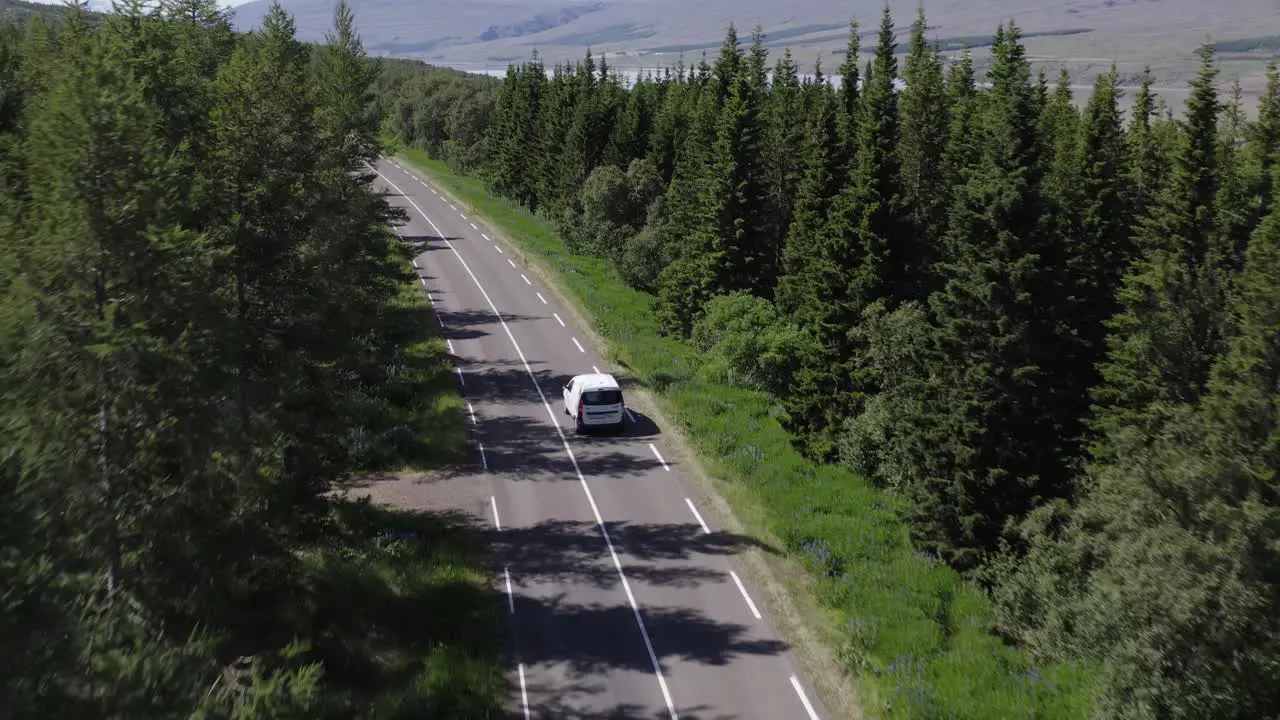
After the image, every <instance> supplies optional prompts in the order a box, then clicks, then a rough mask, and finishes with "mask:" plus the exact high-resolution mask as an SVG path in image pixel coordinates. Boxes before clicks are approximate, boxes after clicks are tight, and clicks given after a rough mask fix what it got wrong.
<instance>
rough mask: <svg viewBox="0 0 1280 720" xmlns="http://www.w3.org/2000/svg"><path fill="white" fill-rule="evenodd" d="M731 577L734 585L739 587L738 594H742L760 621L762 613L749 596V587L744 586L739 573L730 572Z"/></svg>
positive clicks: (752, 612)
mask: <svg viewBox="0 0 1280 720" xmlns="http://www.w3.org/2000/svg"><path fill="white" fill-rule="evenodd" d="M729 577H732V578H733V584H734V585H737V586H738V592H740V593H742V599H743V600H746V601H747V607H749V608H751V614H752V615H755V616H756V619H757V620H759V619H760V611H759V610H757V609H756V604H755V603H754V602H752V601H751V596H750V595H748V594H747V586H746V585H743V584H742V578H739V577H738V573H736V572H734V571H732V570H730V571H729Z"/></svg>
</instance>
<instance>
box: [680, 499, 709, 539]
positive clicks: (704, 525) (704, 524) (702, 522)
mask: <svg viewBox="0 0 1280 720" xmlns="http://www.w3.org/2000/svg"><path fill="white" fill-rule="evenodd" d="M684 501H685V503H686V504H688V506H689V510H690V512H692V513H693V516H694V517H695V518H697V519H698V524H699V525H701V526H702V532H704V533H706V534H708V535H710V534H711V528H709V527H707V521H706V520H703V519H702V515H701V514H699V513H698V508H696V507H694V506H693V501H692V500H690V499H689V498H685V499H684Z"/></svg>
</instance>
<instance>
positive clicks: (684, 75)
mask: <svg viewBox="0 0 1280 720" xmlns="http://www.w3.org/2000/svg"><path fill="white" fill-rule="evenodd" d="M925 27H926V25H925V19H924V17H923V14H921V15H920V16H919V17H917V18H916V21H915V23H914V24H913V26H912V28H911V32H910V39H909V42H908V43H907V51H906V54H905V57H898V56H897V55H895V54H894V47H895V43H896V42H897V32H896V30H895V28H894V25H893V23H892V20H891V18H890V16H889V14H888V12H887V11H886V12H885V14H884V17H883V19H882V21H881V25H880V29H879V34H878V41H877V45H876V47H875V49H874V51H873V54H872V57H871V60H870V61H869V62H868V63H867V64H866V65H865V66H864V67H859V49H860V48H859V32H858V26H857V24H856V23H855V24H853V26H852V28H851V33H850V44H849V49H848V50H849V51H848V54H847V55H846V61H845V62H844V64H842V65H841V66H840V67H839V68H837V69H836V70H835V71H836V72H838V74H839V83H838V87H836V88H833V87H832V83H830V82H829V81H828V80H827V79H826V78H825V77H824V75H823V68H818V69H817V71H816V73H815V75H816V77H814V78H812V79H801V77H800V75H799V73H798V72H797V68H796V66H795V64H794V62H793V61H792V59H791V57H790V55H789V53H784V55H783V56H782V57H781V58H778V59H777V60H776V62H774V63H773V64H772V67H770V63H769V59H768V57H767V53H766V51H765V50H764V48H763V47H762V40H763V38H762V37H761V36H760V34H759V33H757V34H755V35H754V37H753V42H751V43H750V44H749V45H748V46H747V47H745V48H744V47H743V46H742V44H741V43H740V42H739V39H738V37H737V35H736V33H735V31H734V30H733V28H730V29H729V32H728V35H727V36H726V39H725V42H724V45H723V46H722V48H721V50H720V53H719V55H718V56H717V57H716V59H715V60H714V62H709V61H708V60H707V58H706V57H705V56H704V57H703V58H702V60H701V61H700V62H698V63H697V64H696V65H694V66H693V67H689V68H686V67H684V66H683V64H681V65H680V66H678V67H676V68H668V69H665V70H663V71H662V72H661V73H660V74H657V75H654V74H649V75H646V76H644V77H641V78H639V79H638V80H637V81H636V82H635V83H634V84H633V85H632V86H630V87H626V86H625V85H624V83H623V81H622V80H621V79H620V77H619V76H618V74H617V73H613V72H611V71H610V69H609V68H608V67H607V65H606V63H605V61H604V60H600V59H595V58H592V57H591V56H590V54H588V56H587V57H586V58H585V60H584V61H582V62H579V63H575V64H573V65H568V66H557V67H555V68H553V69H552V71H551V72H550V73H548V72H547V71H546V69H545V68H544V66H543V65H542V63H541V62H540V61H539V60H538V59H537V57H536V56H535V57H534V58H533V59H532V60H530V61H528V62H525V63H523V64H521V65H519V66H512V67H510V68H509V70H508V72H507V74H506V77H505V79H504V80H503V81H502V82H501V86H500V88H498V89H497V90H496V91H495V89H494V85H495V83H494V82H493V81H491V80H490V79H487V78H465V77H462V76H459V75H456V74H451V75H445V74H443V73H441V72H438V71H422V72H420V73H419V74H418V75H417V76H413V75H412V74H411V73H406V76H407V77H412V79H408V80H404V81H401V82H396V83H390V84H389V85H388V86H387V87H386V88H385V96H384V97H385V102H386V103H387V104H389V105H390V106H393V107H394V108H395V111H394V112H392V113H390V114H389V116H388V120H387V122H388V126H387V129H388V130H389V131H391V132H393V133H396V134H398V135H399V136H400V137H401V138H402V139H403V140H405V141H408V142H411V143H415V144H418V145H420V146H422V147H424V148H425V149H427V150H428V151H429V152H431V153H433V154H435V155H436V156H438V157H442V158H444V159H445V160H447V161H449V162H450V163H451V164H453V165H454V166H455V167H459V168H461V169H463V170H466V171H469V172H473V173H475V174H478V175H480V176H481V177H483V178H485V179H486V180H487V181H488V182H489V184H490V185H491V186H492V187H493V188H494V189H495V190H497V191H499V192H500V193H502V194H504V195H506V196H507V197H509V198H512V199H514V200H516V201H518V202H520V203H522V204H523V205H525V206H526V207H528V208H529V209H531V210H533V211H536V212H537V213H539V214H540V215H542V216H544V217H546V218H548V219H550V220H552V221H554V222H556V223H557V225H558V227H559V228H560V232H561V234H562V236H563V237H564V238H565V241H566V243H568V244H569V245H570V246H571V247H572V248H573V249H574V250H575V251H577V252H580V253H583V254H590V255H595V256H599V257H603V258H607V259H610V260H611V261H612V262H613V263H614V266H615V267H616V269H617V272H618V273H619V274H620V276H621V277H622V278H623V279H625V280H626V281H627V282H628V283H629V284H631V285H632V286H633V287H635V288H638V289H641V290H644V291H646V292H648V293H651V294H652V297H653V309H654V312H655V313H656V314H657V316H658V317H659V318H661V321H662V324H663V327H664V328H665V330H666V332H668V333H670V334H672V335H675V336H684V337H688V338H689V339H690V340H691V341H692V342H694V343H695V344H697V345H698V346H700V347H702V348H704V349H706V350H709V351H711V352H712V353H713V355H714V356H715V357H717V358H718V365H717V366H716V367H713V368H708V369H707V371H708V372H719V373H722V374H723V376H724V377H726V378H731V379H733V380H734V381H735V382H738V383H742V384H745V385H750V386H753V387H756V388H760V389H762V390H765V391H768V392H769V393H771V394H773V395H774V396H775V397H776V398H777V399H778V401H779V402H780V403H781V404H782V406H783V407H784V408H785V411H786V412H785V416H784V418H783V421H784V424H785V425H786V426H787V428H788V429H789V431H790V432H791V434H792V435H793V437H794V440H795V443H796V444H797V446H798V447H800V448H802V449H803V450H804V452H806V453H807V454H809V455H810V456H811V457H814V458H816V459H819V460H822V461H827V462H839V463H845V464H847V465H849V466H852V467H853V468H855V469H857V470H858V471H859V472H860V473H862V474H864V475H866V476H867V477H869V478H872V479H873V480H874V481H875V482H877V483H879V484H880V485H882V486H883V487H885V488H887V489H890V490H892V491H893V492H895V493H897V494H899V495H900V496H901V497H902V498H904V499H905V500H906V501H907V502H906V507H908V508H910V510H909V514H910V516H911V517H910V520H911V523H912V527H913V534H914V535H915V538H916V541H917V543H918V545H919V547H921V548H922V549H924V550H926V551H929V552H932V553H935V554H937V555H938V556H940V557H942V558H944V559H945V560H947V561H948V562H949V563H950V564H951V565H952V566H953V567H955V568H957V569H959V570H962V571H964V572H966V573H968V574H969V575H970V576H971V577H973V578H974V579H975V580H977V581H979V582H981V583H983V585H984V586H985V587H987V588H988V590H989V592H990V593H991V595H992V597H993V599H994V600H995V603H996V607H997V609H998V612H997V616H996V618H995V622H994V624H995V629H996V630H997V631H998V632H999V633H1001V634H1002V635H1003V636H1004V637H1006V638H1007V639H1008V640H1010V641H1012V642H1016V643H1018V644H1019V645H1021V646H1022V647H1024V648H1026V649H1027V650H1028V651H1029V652H1031V653H1032V654H1033V655H1034V656H1036V657H1037V658H1040V659H1041V660H1044V661H1056V660H1066V661H1078V660H1082V661H1085V662H1088V663H1090V664H1092V665H1094V666H1096V667H1098V668H1099V672H1098V673H1097V677H1098V678H1099V688H1098V696H1097V705H1096V711H1095V712H1096V714H1097V716H1098V717H1107V718H1126V717H1132V718H1172V717H1185V718H1259V717H1276V708H1277V707H1280V485H1278V484H1277V483H1278V481H1277V477H1276V470H1277V463H1280V448H1277V445H1276V438H1277V437H1280V425H1278V423H1280V414H1278V409H1280V408H1278V407H1277V401H1278V399H1280V392H1278V390H1280V388H1277V382H1280V380H1278V378H1280V349H1278V348H1277V344H1276V338H1277V337H1280V334H1278V332H1280V326H1278V323H1280V319H1278V318H1280V275H1277V268H1280V264H1277V262H1278V261H1280V255H1278V253H1280V195H1278V194H1277V193H1276V190H1275V188H1276V183H1277V180H1278V178H1277V165H1278V162H1277V161H1280V72H1277V70H1276V68H1275V67H1274V66H1272V67H1271V68H1270V71H1269V84H1268V89H1267V92H1266V94H1265V96H1264V97H1263V98H1262V101H1261V104H1260V109H1259V113H1258V116H1257V117H1256V118H1255V119H1246V118H1245V117H1244V116H1243V113H1242V111H1241V109H1240V108H1241V106H1240V102H1239V95H1238V90H1237V92H1236V93H1235V94H1232V95H1230V96H1228V97H1225V98H1224V97H1221V96H1220V95H1219V93H1218V91H1217V90H1216V85H1217V82H1218V70H1217V68H1216V66H1215V62H1214V54H1213V49H1212V46H1206V47H1204V48H1202V49H1201V50H1200V51H1199V57H1200V61H1201V64H1200V73H1199V76H1198V78H1197V79H1196V80H1195V81H1194V82H1193V83H1192V88H1191V90H1192V92H1191V96H1190V99H1189V101H1188V102H1187V104H1186V110H1185V114H1184V116H1183V117H1181V118H1176V119H1175V118H1174V117H1173V116H1172V115H1171V114H1170V113H1169V112H1168V111H1167V110H1166V108H1165V106H1164V104H1163V102H1162V101H1161V100H1160V98H1159V97H1158V96H1156V95H1155V93H1153V92H1152V89H1151V81H1150V75H1149V73H1148V74H1147V76H1146V77H1145V78H1144V82H1143V83H1142V86H1141V88H1140V89H1139V90H1138V91H1137V95H1136V98H1135V103H1134V109H1133V111H1132V114H1131V116H1130V117H1129V119H1128V120H1127V121H1125V120H1124V119H1123V118H1122V114H1121V112H1120V111H1119V107H1118V101H1119V99H1120V95H1121V92H1122V90H1121V89H1120V88H1119V87H1118V85H1117V75H1116V73H1115V72H1114V70H1113V71H1112V72H1110V73H1108V74H1105V75H1102V76H1099V77H1097V78H1096V79H1095V80H1094V85H1093V92H1092V93H1091V95H1090V96H1089V99H1088V102H1087V103H1086V104H1085V106H1084V107H1083V108H1077V107H1076V105H1075V104H1074V103H1073V101H1072V95H1071V87H1070V78H1068V76H1067V75H1066V73H1065V71H1063V73H1062V74H1061V76H1060V78H1059V80H1058V81H1057V83H1056V84H1054V83H1051V82H1050V81H1049V79H1048V78H1046V77H1045V75H1044V73H1043V72H1041V73H1038V74H1033V72H1032V69H1031V66H1030V64H1029V62H1028V59H1027V57H1026V55H1025V52H1024V49H1023V46H1022V44H1021V42H1020V31H1019V30H1018V28H1017V27H1016V26H1013V25H1008V26H1001V27H1000V28H999V29H998V30H997V32H996V34H995V37H994V38H993V43H992V59H991V65H990V69H989V72H988V74H987V77H986V81H987V82H986V83H982V82H980V80H981V79H980V78H978V77H975V72H974V66H973V63H972V61H971V59H970V55H969V53H968V52H967V51H966V52H962V53H960V54H959V55H957V56H956V57H954V58H950V59H947V58H944V57H942V55H941V53H940V51H939V50H938V49H937V48H935V47H931V46H930V45H929V44H928V43H927V42H926V38H925ZM898 81H902V82H904V83H905V85H904V86H902V87H901V89H900V90H895V87H896V86H897V84H898ZM440 118H446V120H440ZM466 118H470V119H471V121H474V122H476V123H481V124H480V125H468V126H466V127H464V125H465V124H466V120H465V119H466Z"/></svg>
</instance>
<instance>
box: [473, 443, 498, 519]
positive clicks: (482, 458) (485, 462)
mask: <svg viewBox="0 0 1280 720" xmlns="http://www.w3.org/2000/svg"><path fill="white" fill-rule="evenodd" d="M476 444H477V445H479V446H480V467H482V468H484V471H485V472H489V459H488V458H486V457H485V456H484V443H476ZM499 529H501V528H499Z"/></svg>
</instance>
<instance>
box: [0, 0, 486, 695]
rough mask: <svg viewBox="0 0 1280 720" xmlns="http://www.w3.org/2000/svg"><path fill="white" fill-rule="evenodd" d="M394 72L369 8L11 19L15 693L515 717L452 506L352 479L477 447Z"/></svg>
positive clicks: (8, 328)
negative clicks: (395, 95) (397, 198)
mask: <svg viewBox="0 0 1280 720" xmlns="http://www.w3.org/2000/svg"><path fill="white" fill-rule="evenodd" d="M375 82H376V65H374V64H371V63H370V62H369V61H368V59H367V58H366V57H365V53H364V50H363V49H362V46H361V44H360V42H359V39H358V37H357V36H356V35H355V34H354V32H353V26H352V16H351V13H350V11H349V9H348V8H347V7H346V5H345V3H343V4H340V5H339V7H338V12H337V16H336V22H335V26H334V31H333V34H332V35H331V36H330V38H329V41H328V42H327V43H325V44H322V45H306V44H303V43H300V42H299V41H298V40H297V39H296V38H295V35H294V26H293V21H292V19H291V18H290V17H289V16H288V15H287V14H286V13H284V12H283V11H282V10H281V9H280V8H279V6H276V7H275V8H273V9H272V10H271V12H270V13H269V14H268V15H267V16H266V17H265V19H264V24H263V28H262V30H261V31H260V32H258V33H254V34H252V35H237V34H236V33H234V32H233V31H232V29H231V26H230V25H229V23H228V20H227V17H226V16H225V13H224V12H223V11H220V10H219V9H218V6H217V4H216V3H215V2H213V1H212V0H173V1H172V2H170V1H168V0H166V1H165V2H163V3H162V4H160V5H158V6H157V5H155V4H151V5H147V6H143V5H142V4H141V3H140V2H135V3H134V4H131V5H118V6H117V7H116V8H115V12H114V13H112V14H109V15H105V16H104V15H99V14H95V13H90V12H88V11H87V10H86V8H85V7H83V6H72V7H68V8H67V9H66V10H65V11H60V12H59V13H58V14H57V15H56V16H55V17H54V18H53V19H52V20H49V19H46V17H45V16H43V15H33V16H32V17H31V18H30V19H29V20H28V21H26V22H25V24H23V25H12V24H9V25H3V26H0V246H2V247H3V251H0V718H5V719H9V718H68V719H71V718H84V719H86V720H89V719H98V718H188V717H199V718H298V719H299V720H301V719H302V718H309V719H311V718H351V717H358V716H368V713H370V712H374V713H375V714H378V716H385V717H393V716H394V717H421V716H423V715H424V714H426V715H430V716H441V717H474V718H482V717H496V712H497V709H496V707H493V706H491V702H492V700H494V699H495V698H496V699H499V700H500V695H499V694H498V693H497V692H494V688H498V687H500V686H501V682H502V677H501V674H500V673H501V668H500V667H499V666H498V665H497V664H496V663H494V664H492V665H485V664H483V663H482V662H481V661H480V660H477V659H476V658H478V657H483V655H482V653H486V652H492V651H494V648H488V647H486V643H493V642H494V641H495V639H494V632H493V627H492V623H491V622H489V621H488V620H486V616H485V614H484V608H485V602H486V600H485V598H486V597H487V595H486V594H485V591H484V587H483V585H482V584H477V583H474V582H472V581H471V580H472V579H471V578H470V577H469V576H468V575H467V573H468V572H470V571H469V570H468V569H467V566H466V563H467V559H466V558H465V557H464V556H463V555H461V554H460V553H462V550H461V549H460V546H459V545H458V543H457V542H456V541H455V540H454V539H453V535H452V534H451V533H450V531H449V529H448V528H445V527H442V526H440V525H439V524H438V523H437V524H432V523H430V522H426V521H425V520H423V519H421V518H417V517H414V516H409V515H405V514H399V515H397V514H395V513H392V512H390V511H384V510H381V509H379V508H377V507H375V506H374V505H372V504H370V503H360V502H354V501H350V500H345V499H341V498H335V497H333V496H332V494H331V491H334V490H339V489H341V486H342V484H343V483H344V482H345V481H346V480H347V479H348V478H350V477H352V476H354V475H356V474H360V473H368V472H374V471H384V470H388V471H390V470H396V469H398V468H401V467H406V466H410V467H412V466H417V467H426V466H430V465H431V464H432V463H440V462H452V461H456V460H457V459H458V457H459V453H460V446H459V445H458V442H457V441H458V440H459V439H461V442H465V434H464V433H465V430H464V428H463V425H462V422H461V415H460V413H459V411H458V403H459V400H458V398H457V391H456V383H455V382H454V381H453V379H452V372H451V366H450V364H449V361H448V358H447V355H446V353H445V351H444V349H443V342H442V341H441V340H439V337H438V335H437V334H436V332H437V331H436V329H435V325H436V323H435V321H434V318H433V317H432V316H431V315H430V310H429V308H428V307H427V304H426V302H425V298H422V297H421V291H420V289H419V288H418V287H417V283H416V277H415V276H414V274H413V272H412V270H411V269H410V266H409V255H408V254H407V250H405V249H404V248H403V247H402V246H401V245H400V243H399V241H398V240H397V239H396V238H395V236H394V234H393V233H392V230H391V228H390V227H389V226H388V222H389V221H391V220H393V219H394V218H393V217H392V213H391V211H390V210H389V208H388V206H387V204H386V202H385V200H384V199H383V198H382V197H381V196H379V195H378V194H376V193H374V192H373V191H372V190H371V187H370V177H371V176H372V173H369V172H365V171H364V170H363V168H364V167H365V163H366V162H368V161H369V160H372V159H374V158H376V157H378V156H379V155H380V154H381V146H380V140H379V128H380V123H381V118H380V117H378V116H377V115H376V107H375V105H374V103H373V98H374V95H373V92H374V83H375ZM410 608H411V609H412V612H406V611H405V610H407V609H410ZM477 622H478V623H479V624H478V625H477ZM487 703H488V704H487ZM371 708H372V710H371Z"/></svg>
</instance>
